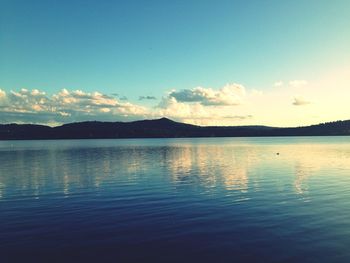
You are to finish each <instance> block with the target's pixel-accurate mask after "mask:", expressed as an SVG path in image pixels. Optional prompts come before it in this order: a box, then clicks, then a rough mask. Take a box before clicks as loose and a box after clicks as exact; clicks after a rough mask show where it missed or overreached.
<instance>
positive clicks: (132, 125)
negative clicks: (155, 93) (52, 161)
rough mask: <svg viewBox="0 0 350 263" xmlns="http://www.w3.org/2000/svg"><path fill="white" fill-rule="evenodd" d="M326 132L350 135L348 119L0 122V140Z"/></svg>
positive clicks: (312, 133) (240, 135) (291, 134)
mask: <svg viewBox="0 0 350 263" xmlns="http://www.w3.org/2000/svg"><path fill="white" fill-rule="evenodd" d="M329 135H350V120H347V121H336V122H328V123H322V124H317V125H311V126H304V127H294V128H276V127H268V126H196V125H191V124H185V123H180V122H175V121H172V120H169V119H167V118H161V119H156V120H141V121H133V122H99V121H86V122H77V123H69V124H64V125H62V126H57V127H49V126H44V125H32V124H0V140H24V139H28V140H33V139H97V138H106V139H107V138H177V137H252V136H329Z"/></svg>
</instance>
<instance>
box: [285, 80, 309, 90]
mask: <svg viewBox="0 0 350 263" xmlns="http://www.w3.org/2000/svg"><path fill="white" fill-rule="evenodd" d="M288 84H289V86H291V87H293V88H300V87H304V86H306V85H307V84H308V82H307V81H306V80H292V81H289V83H288Z"/></svg>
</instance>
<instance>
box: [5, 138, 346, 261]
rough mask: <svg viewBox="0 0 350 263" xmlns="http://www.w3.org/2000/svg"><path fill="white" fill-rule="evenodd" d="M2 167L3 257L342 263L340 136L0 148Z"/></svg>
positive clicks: (342, 143) (343, 141)
mask: <svg viewBox="0 0 350 263" xmlns="http://www.w3.org/2000/svg"><path fill="white" fill-rule="evenodd" d="M277 152H278V153H279V155H277V154H276V153H277ZM0 164H1V166H0V214H1V215H2V217H0V252H2V251H11V249H10V248H13V249H14V251H18V250H21V249H22V248H24V247H28V244H31V245H30V246H32V248H33V247H34V248H33V250H31V251H36V250H35V248H36V247H40V246H43V245H46V246H47V248H48V249H53V248H55V247H57V246H59V247H64V246H65V245H64V244H69V247H73V248H75V249H77V250H79V251H80V249H82V248H81V246H84V248H86V247H88V248H89V251H91V253H92V254H94V255H99V253H100V252H103V253H104V254H105V255H115V253H116V251H118V253H120V255H121V258H120V259H121V260H122V261H127V260H129V259H130V258H129V257H130V251H131V250H134V249H136V250H137V251H138V253H135V257H137V255H139V256H140V257H141V258H138V259H141V260H142V256H141V255H143V256H144V257H145V258H147V257H149V258H158V257H160V258H163V259H164V260H167V259H168V258H167V255H168V254H169V253H170V254H174V253H175V254H178V255H179V258H175V259H174V261H176V262H180V261H181V260H182V259H183V258H181V256H184V258H186V259H188V258H192V257H195V258H196V259H198V255H203V256H200V260H201V261H206V259H207V260H208V261H212V260H213V258H215V260H216V259H217V258H218V257H219V258H220V256H218V254H220V255H221V256H222V258H221V260H222V261H225V262H230V261H229V260H228V261H227V258H230V257H229V256H232V255H235V257H236V258H237V259H239V260H240V261H246V262H249V261H251V260H256V259H260V258H263V259H266V261H285V260H287V261H288V260H291V259H293V260H300V259H302V260H306V261H310V262H311V261H312V260H307V259H317V260H315V262H319V261H320V259H321V261H322V260H325V261H324V262H327V261H328V260H329V259H332V260H333V259H334V258H333V257H332V256H331V255H333V253H336V254H337V255H338V256H339V257H338V259H339V260H338V259H336V258H335V259H334V260H333V261H334V262H342V261H344V260H345V261H347V260H350V253H348V252H346V251H347V250H345V249H344V246H346V245H348V244H350V203H349V201H348V200H350V195H349V191H348V190H349V188H350V177H349V172H350V141H349V142H348V139H347V137H325V138H317V137H315V138H251V139H243V138H231V139H230V138H221V139H213V138H211V139H159V140H80V141H79V140H77V141H74V140H72V141H41V142H40V141H13V142H10V141H4V142H0ZM329 215H332V218H329ZM38 218H40V224H39V223H38V222H37V220H38ZM39 225H40V226H39ZM67 227H68V228H69V229H70V231H68V232H67V231H66V228H67ZM1 234H2V235H1ZM39 237H40V238H39ZM87 237H88V238H87ZM164 240H167V242H170V243H169V245H166V243H164ZM329 240H333V241H334V242H335V243H334V242H333V243H332V244H331V243H329V242H328V241H329ZM26 242H27V243H26ZM171 242H173V243H171ZM1 244H7V245H1ZM99 244H104V245H103V246H102V247H101V245H99ZM115 244H118V247H119V249H117V248H116V247H115ZM167 244H168V243H167ZM154 247H162V249H161V251H164V254H162V255H159V254H157V256H156V255H155V252H154V251H155V250H154V249H153V248H154ZM290 248H292V249H290ZM179 250H181V251H182V252H183V251H192V252H193V254H192V252H191V253H190V252H188V253H190V254H186V255H185V254H182V252H181V253H179ZM67 251H68V250H64V249H63V250H62V251H61V250H60V251H56V250H50V253H56V252H57V253H59V254H60V255H62V257H63V258H61V259H62V260H66V259H67V258H66V257H67V255H68V254H69V253H73V252H72V251H68V252H67ZM157 251H158V252H157V253H159V250H157ZM316 251H317V253H318V254H319V255H320V257H318V256H316V257H315V255H318V254H317V253H316ZM320 251H321V252H320ZM24 252H25V251H24ZM24 252H23V253H24ZM27 252H28V251H27ZM204 252H205V253H204ZM28 253H29V252H28ZM30 253H32V252H30ZM203 253H204V254H203ZM206 253H207V254H206ZM208 253H209V254H208ZM315 253H316V254H315ZM73 254H74V253H73ZM132 254H133V253H132ZM214 255H215V256H214ZM29 256H30V255H29ZM32 256H35V255H32ZM90 256H91V255H90V254H89V257H90ZM180 259H181V260H180ZM130 260H135V258H131V259H130ZM85 261H86V258H85ZM219 261H220V260H219Z"/></svg>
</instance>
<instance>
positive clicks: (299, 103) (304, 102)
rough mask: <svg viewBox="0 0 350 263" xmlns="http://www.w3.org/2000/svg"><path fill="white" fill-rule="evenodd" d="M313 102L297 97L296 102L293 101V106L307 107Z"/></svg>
mask: <svg viewBox="0 0 350 263" xmlns="http://www.w3.org/2000/svg"><path fill="white" fill-rule="evenodd" d="M310 103H311V102H310V101H309V100H307V99H305V98H304V97H302V96H295V97H294V100H293V105H294V106H303V105H307V104H310Z"/></svg>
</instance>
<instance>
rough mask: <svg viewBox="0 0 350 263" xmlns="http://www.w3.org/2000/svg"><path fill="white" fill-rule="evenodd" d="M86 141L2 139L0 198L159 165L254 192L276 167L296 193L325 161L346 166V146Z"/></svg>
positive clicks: (129, 176)
mask: <svg viewBox="0 0 350 263" xmlns="http://www.w3.org/2000/svg"><path fill="white" fill-rule="evenodd" d="M85 142H86V141H81V142H79V143H78V147H74V148H69V147H68V148H67V147H60V145H59V142H54V141H48V142H43V144H44V145H43V147H42V148H40V149H31V148H30V147H28V148H24V149H22V148H20V147H18V148H17V147H12V148H11V147H10V148H9V147H6V146H7V144H9V142H2V148H0V149H1V155H0V161H1V164H2V165H1V169H0V198H5V197H6V195H16V196H18V195H23V196H33V197H36V198H39V197H40V196H41V195H42V194H45V193H49V192H51V191H55V192H61V193H62V194H63V195H65V196H66V197H67V196H69V194H70V192H71V190H72V189H73V191H74V189H85V190H86V189H94V188H99V187H101V184H102V186H103V184H104V183H105V184H108V183H109V182H111V181H113V180H118V177H120V176H122V177H123V180H129V181H130V182H132V181H137V177H138V176H140V175H141V174H144V173H147V172H152V170H161V172H162V174H163V176H165V177H168V179H169V180H171V181H172V183H173V184H175V185H176V184H181V183H187V184H190V183H192V184H196V186H199V185H200V186H202V187H206V188H208V189H210V188H215V187H218V186H219V187H224V188H225V189H226V190H227V191H241V192H247V191H248V190H249V188H252V189H251V191H257V190H259V177H260V174H261V173H260V171H261V169H269V170H271V171H276V170H277V171H281V174H280V175H279V176H281V177H283V178H284V179H285V177H286V175H289V174H291V173H294V188H295V191H296V193H298V194H301V195H303V194H307V192H308V188H309V185H308V184H309V183H310V182H309V177H310V176H313V175H316V176H317V175H318V171H322V170H325V169H326V170H327V169H332V167H333V168H334V169H339V168H341V169H346V168H347V167H349V164H350V147H349V145H347V144H346V145H344V144H340V145H336V144H316V145H315V144H296V145H293V144H287V145H283V144H282V145H281V144H279V145H274V144H270V145H266V144H263V145H261V144H254V143H250V144H249V143H248V144H247V143H246V144H234V143H233V144H232V143H231V144H218V145H212V144H209V145H205V144H204V145H201V144H199V145H198V144H194V145H193V144H191V143H190V142H188V141H181V140H179V141H177V142H176V143H175V144H172V143H171V144H169V145H167V144H166V143H167V142H165V145H162V144H160V145H156V146H152V145H151V146H149V145H146V146H145V145H132V146H128V145H125V144H124V145H118V143H116V145H115V146H106V145H105V146H104V147H99V146H96V147H95V146H94V145H93V146H92V147H89V145H86V143H85ZM13 143H14V142H11V144H13ZM15 143H16V144H17V145H21V143H24V144H28V145H30V144H31V142H15ZM76 143H77V141H76ZM114 143H115V142H114ZM112 144H113V143H112ZM276 152H279V153H280V155H276V154H275V153H276ZM282 171H283V172H282ZM265 176H266V175H265ZM281 181H282V180H281ZM249 182H250V184H249Z"/></svg>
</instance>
